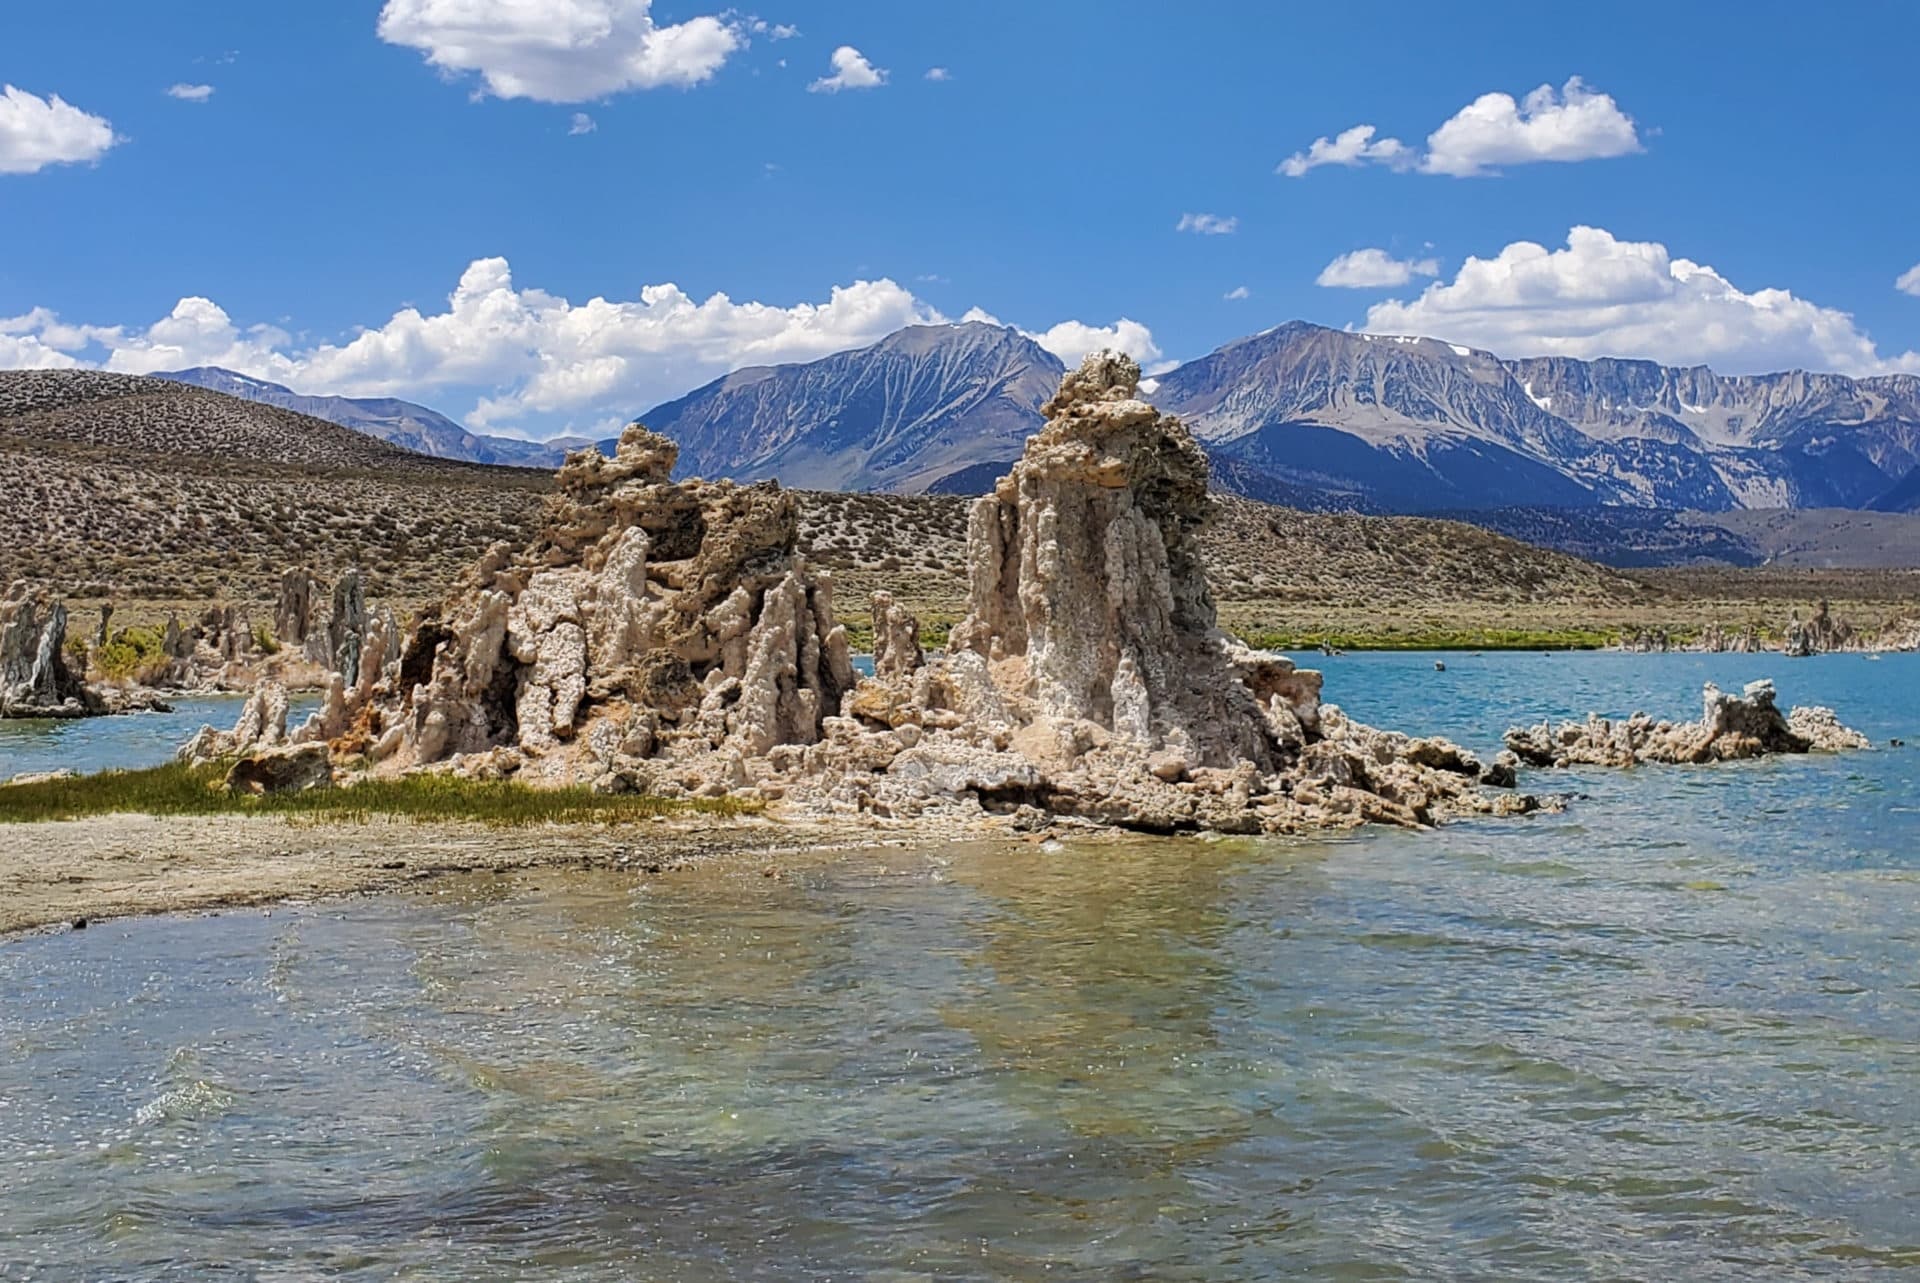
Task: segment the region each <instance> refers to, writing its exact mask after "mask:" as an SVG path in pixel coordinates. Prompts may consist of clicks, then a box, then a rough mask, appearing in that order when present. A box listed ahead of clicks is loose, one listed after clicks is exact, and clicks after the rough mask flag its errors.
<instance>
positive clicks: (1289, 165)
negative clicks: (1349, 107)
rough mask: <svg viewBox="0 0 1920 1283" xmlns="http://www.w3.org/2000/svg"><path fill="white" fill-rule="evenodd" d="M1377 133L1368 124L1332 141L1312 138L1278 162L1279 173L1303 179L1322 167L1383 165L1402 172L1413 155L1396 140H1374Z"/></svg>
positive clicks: (1330, 139)
mask: <svg viewBox="0 0 1920 1283" xmlns="http://www.w3.org/2000/svg"><path fill="white" fill-rule="evenodd" d="M1379 132H1380V131H1379V130H1378V129H1377V128H1375V127H1374V126H1372V125H1355V126H1354V127H1353V128H1352V129H1347V130H1343V131H1341V133H1340V134H1339V135H1338V136H1337V137H1334V138H1324V137H1323V138H1316V139H1314V140H1313V145H1312V146H1311V147H1309V148H1307V149H1306V150H1305V151H1297V152H1295V153H1293V155H1291V156H1289V157H1287V158H1286V159H1285V160H1283V161H1281V162H1280V169H1279V172H1280V173H1282V174H1285V175H1286V176H1287V177H1288V178H1303V177H1305V176H1306V174H1307V173H1308V171H1310V170H1315V169H1318V168H1320V166H1322V165H1348V166H1352V165H1368V164H1373V165H1386V166H1389V167H1390V168H1393V169H1405V168H1408V167H1409V166H1411V165H1412V164H1413V163H1414V157H1413V152H1412V151H1411V150H1410V149H1409V148H1408V147H1407V145H1406V144H1405V143H1403V142H1401V141H1400V140H1399V139H1398V138H1379V139H1376V138H1375V137H1374V135H1375V134H1377V133H1379Z"/></svg>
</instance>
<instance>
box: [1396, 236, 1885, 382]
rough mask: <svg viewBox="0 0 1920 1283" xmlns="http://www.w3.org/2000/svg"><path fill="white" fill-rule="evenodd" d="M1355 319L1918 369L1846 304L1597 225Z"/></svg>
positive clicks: (1622, 347)
mask: <svg viewBox="0 0 1920 1283" xmlns="http://www.w3.org/2000/svg"><path fill="white" fill-rule="evenodd" d="M1362 328H1364V329H1366V330H1368V331H1370V332H1373V333H1376V334H1420V335H1426V336H1430V337H1433V338H1440V339H1446V340H1448V341H1451V342H1455V343H1465V344H1470V345H1471V346H1474V347H1479V348H1486V349H1488V350H1490V351H1493V352H1497V353H1499V354H1500V355H1502V356H1572V357H1581V358H1592V357H1600V356H1617V357H1639V358H1644V359H1647V360H1653V361H1659V362H1662V363H1664V364H1668V365H1695V364H1699V365H1711V366H1713V367H1714V368H1715V369H1716V370H1719V371H1721V372H1722V373H1732V374H1751V373H1759V372H1764V371H1773V370H1785V369H1810V370H1833V371H1837V372H1839V373H1842V374H1852V375H1866V374H1886V373H1891V372H1895V371H1902V370H1905V371H1914V372H1920V353H1916V352H1906V353H1903V354H1901V355H1899V356H1882V355H1881V354H1880V351H1879V349H1878V348H1877V347H1876V346H1875V344H1874V342H1873V339H1872V338H1871V337H1869V336H1868V335H1867V334H1866V333H1864V332H1863V331H1862V330H1861V329H1860V328H1859V326H1858V325H1856V324H1855V323H1854V319H1853V317H1852V316H1850V315H1849V314H1847V313H1846V312H1842V311H1840V310H1838V309H1837V308H1830V307H1822V306H1820V305H1819V304H1817V303H1813V302H1810V301H1809V300H1807V299H1803V298H1800V297H1798V296H1796V295H1795V294H1793V293H1791V292H1790V291H1787V290H1783V289H1756V290H1752V291H1747V290H1742V289H1740V288H1739V287H1738V286H1736V285H1735V284H1734V283H1733V282H1731V281H1729V280H1727V279H1726V278H1725V277H1723V276H1721V275H1720V274H1719V273H1718V272H1716V271H1714V269H1713V268H1711V267H1707V266H1705V265H1703V264H1700V263H1696V262H1693V261H1692V260H1690V259H1685V258H1676V257H1674V256H1673V255H1671V254H1670V253H1668V251H1667V247H1666V246H1665V245H1662V244H1660V243H1658V242H1655V241H1623V240H1620V239H1618V238H1616V237H1615V236H1614V235H1613V234H1612V233H1610V232H1607V231H1605V230H1603V229H1601V228H1597V227H1575V228H1573V229H1572V230H1571V231H1569V232H1568V233H1567V243H1566V246H1565V248H1563V249H1551V250H1550V249H1548V248H1547V247H1546V246H1544V245H1537V244H1534V243H1533V242H1531V241H1516V242H1514V243H1513V244H1511V245H1508V246H1507V247H1506V248H1504V249H1502V250H1501V251H1500V252H1499V253H1498V254H1496V255H1494V256H1493V257H1492V258H1469V259H1467V261H1466V262H1465V263H1463V264H1462V265H1461V267H1460V270H1459V272H1458V273H1456V274H1455V276H1454V278H1453V279H1452V280H1450V281H1437V282H1435V283H1434V284H1432V285H1429V286H1428V287H1427V288H1426V289H1425V290H1424V291H1423V292H1422V293H1421V294H1420V295H1419V296H1418V297H1416V298H1412V299H1406V300H1400V299H1392V300H1388V301H1386V302H1382V303H1378V304H1375V305H1374V306H1373V307H1372V308H1370V309H1369V310H1368V312H1367V319H1366V323H1365V325H1364V326H1363V327H1362Z"/></svg>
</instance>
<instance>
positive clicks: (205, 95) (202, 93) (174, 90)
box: [167, 83, 213, 102]
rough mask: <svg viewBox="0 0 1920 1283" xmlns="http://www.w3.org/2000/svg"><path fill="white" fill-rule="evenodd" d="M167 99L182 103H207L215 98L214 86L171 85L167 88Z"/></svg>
mask: <svg viewBox="0 0 1920 1283" xmlns="http://www.w3.org/2000/svg"><path fill="white" fill-rule="evenodd" d="M167 97H169V98H178V99H179V100H180V101H181V102H205V101H206V100H207V99H209V98H211V97H213V86H212V85H189V84H185V83H182V84H178V85H170V86H168V88H167Z"/></svg>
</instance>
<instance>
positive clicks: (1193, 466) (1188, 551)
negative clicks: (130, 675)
mask: <svg viewBox="0 0 1920 1283" xmlns="http://www.w3.org/2000/svg"><path fill="white" fill-rule="evenodd" d="M1138 381H1139V369H1138V367H1137V366H1136V365H1135V364H1134V363H1133V362H1132V361H1130V360H1128V359H1127V358H1125V357H1117V356H1112V355H1109V354H1100V355H1098V356H1096V357H1093V358H1089V360H1088V361H1087V362H1086V363H1085V364H1084V365H1082V366H1081V368H1080V369H1079V370H1078V371H1076V372H1075V373H1073V374H1070V375H1069V376H1067V378H1066V380H1065V381H1064V382H1063V384H1062V385H1061V388H1060V391H1059V393H1058V395H1057V396H1055V397H1054V398H1053V400H1052V401H1051V402H1050V403H1049V404H1048V405H1047V407H1046V411H1047V425H1046V427H1045V428H1044V429H1043V430H1042V431H1041V432H1039V433H1038V434H1036V435H1035V436H1034V437H1033V438H1031V440H1029V441H1028V443H1027V447H1026V452H1025V455H1024V457H1023V458H1022V459H1021V461H1020V462H1019V463H1018V464H1017V465H1016V466H1015V467H1014V468H1013V470H1012V472H1011V473H1010V474H1009V475H1008V476H1007V477H1006V478H1004V479H1003V480H1002V481H1001V482H1000V484H999V486H998V487H997V488H996V490H995V492H994V493H993V494H992V495H990V496H988V497H986V498H984V499H982V500H980V501H978V502H977V503H976V504H975V505H974V507H973V510H972V513H971V517H970V524H969V536H968V551H967V562H968V574H969V582H970V600H971V607H970V610H969V613H968V615H967V617H966V618H965V619H964V620H963V621H962V622H961V623H960V624H959V625H957V626H956V627H955V628H954V629H953V630H952V632H951V635H950V640H949V644H948V647H947V649H946V650H945V651H944V652H940V653H935V654H931V655H930V654H928V653H927V652H926V651H925V650H924V649H923V647H922V646H921V644H920V638H919V624H918V622H917V621H916V620H914V619H913V617H912V616H911V615H910V614H908V613H907V612H905V611H904V610H902V609H901V608H900V607H899V606H898V605H897V604H896V603H895V602H894V601H893V600H892V599H891V598H890V597H889V596H887V595H885V594H877V595H876V597H875V600H874V602H873V616H874V661H875V662H874V674H873V676H872V677H871V678H867V679H864V680H859V681H856V679H855V674H854V671H853V667H852V663H851V660H850V657H849V655H848V652H847V641H846V633H845V631H844V629H842V628H841V627H840V626H839V625H838V624H837V623H836V621H835V616H834V605H833V596H832V584H831V581H830V580H829V579H828V578H827V577H826V576H825V575H823V574H820V573H817V572H816V571H815V570H814V569H813V568H812V567H810V566H809V565H808V564H807V563H806V562H805V560H804V558H802V557H801V555H800V554H799V553H798V552H797V551H796V547H795V541H796V527H797V521H796V510H795V501H794V498H793V496H792V495H791V494H789V493H787V492H785V491H783V490H781V489H780V488H779V486H777V485H775V484H773V483H761V484H757V485H751V486H740V485H736V484H733V483H731V482H705V481H682V482H673V481H671V480H670V477H671V474H672V471H673V466H674V463H675V454H676V451H675V448H674V446H673V444H672V443H671V442H669V441H667V440H666V439H665V438H663V437H660V436H658V435H656V434H654V433H651V432H649V431H647V430H646V429H645V428H643V427H640V426H639V425H635V426H633V427H630V428H628V429H627V431H626V433H625V434H623V436H622V437H621V439H620V442H619V446H618V448H617V450H616V451H615V453H614V455H613V456H612V457H611V458H608V457H605V456H603V455H601V454H599V453H598V452H597V451H594V450H587V451H582V452H581V453H579V454H575V455H572V456H570V457H569V458H568V460H567V463H566V465H565V466H564V467H563V468H562V469H561V471H560V475H559V478H558V486H557V493H556V495H555V496H554V498H553V500H552V501H551V506H550V508H549V511H548V513H547V520H546V522H545V523H544V526H543V528H542V530H541V533H540V534H539V536H538V537H537V538H536V539H535V540H534V541H533V542H532V543H531V544H530V545H528V546H527V547H525V548H523V549H520V550H518V551H515V550H513V549H511V548H509V547H506V546H504V545H503V546H498V547H496V548H494V549H493V550H492V551H490V552H489V553H488V554H487V556H486V557H485V558H483V559H482V561H481V562H480V564H479V565H478V566H476V568H475V569H474V571H473V573H472V575H471V577H470V579H469V582H468V583H467V584H466V585H465V586H464V587H463V588H462V589H461V590H460V591H458V592H456V593H455V594H454V595H453V596H452V597H450V598H449V599H448V600H447V601H445V602H443V603H441V604H440V605H439V606H437V607H435V608H432V609H430V610H428V611H426V612H425V613H424V614H423V616H422V618H421V620H420V622H419V623H418V624H417V625H416V626H415V627H414V628H413V629H412V631H411V632H410V633H409V634H408V635H407V636H406V637H405V638H404V640H400V639H395V640H396V641H397V654H396V655H395V656H394V657H393V659H392V660H391V661H390V662H389V660H388V659H387V658H386V657H385V656H384V655H383V654H380V653H378V652H381V651H382V650H383V649H384V647H385V646H386V644H387V643H386V641H385V640H376V639H375V633H370V634H369V641H368V643H367V648H366V650H365V651H364V652H363V654H362V656H361V663H360V666H359V673H358V676H357V678H356V679H354V680H348V677H347V676H346V675H345V674H344V673H343V675H342V677H341V678H340V679H339V680H337V681H336V682H335V684H334V686H333V688H332V689H331V690H330V691H329V693H328V697H327V700H326V702H325V704H324V705H323V707H322V709H321V711H320V712H319V713H318V714H316V715H315V717H314V718H313V719H312V721H310V722H309V723H308V725H307V726H305V727H303V728H301V729H300V730H298V731H295V732H293V733H292V735H291V736H286V739H288V740H289V741H290V742H292V743H295V744H303V743H318V742H321V741H325V742H326V743H328V744H329V746H330V747H331V750H332V752H333V755H334V758H335V760H336V761H337V762H339V763H341V764H342V765H348V764H352V763H358V764H360V765H361V766H362V767H363V768H365V769H371V770H373V771H375V772H382V773H385V772H395V771H408V770H420V769H445V770H454V771H459V772H462V773H466V774H471V775H477V776H486V777H500V776H516V777H519V778H523V779H527V780H529V781H532V782H535V783H591V784H592V785H594V786H595V787H597V788H601V789H606V790H636V791H647V792H653V793H661V794H668V795H677V794H701V795H708V796H717V795H721V794H733V795H736V796H742V797H757V798H761V799H765V800H768V801H772V802H776V803H779V804H781V805H782V806H785V807H787V808H790V809H793V810H798V811H808V812H815V813H829V812H832V813H858V814H863V815H867V816H872V817H876V818H881V819H911V818H916V817H923V816H935V815H937V816H947V817H960V818H965V817H978V816H981V815H982V814H983V813H989V812H998V813H1003V814H1009V815H1011V814H1016V813H1017V814H1023V815H1029V816H1030V815H1031V814H1033V813H1034V811H1035V810H1036V809H1037V810H1041V811H1046V812H1051V813H1053V814H1056V815H1071V816H1077V817H1081V818H1084V819H1087V820H1092V821H1096V822H1100V823H1105V824H1114V825H1124V826H1128V827H1133V828H1140V829H1147V830H1153V831H1175V830H1183V829H1216V830H1224V831H1233V832H1261V831H1288V830H1296V829H1307V828H1313V827H1319V826H1324V825H1349V824H1359V823H1364V822H1367V821H1387V822H1392V823H1397V824H1406V825H1420V824H1427V823H1432V822H1435V821H1437V820H1439V819H1442V818H1444V817H1446V816H1448V815H1450V814H1455V813H1459V812H1464V811H1504V812H1513V811H1523V810H1526V809H1529V808H1530V807H1531V806H1532V805H1533V802H1532V800H1531V799H1526V798H1518V797H1514V796H1512V795H1497V796H1496V795H1492V794H1489V793H1486V792H1484V791H1483V790H1482V789H1481V788H1480V787H1479V786H1480V783H1481V782H1482V780H1483V779H1487V780H1490V781H1492V782H1494V783H1499V784H1509V785H1510V784H1511V782H1512V780H1513V770H1512V766H1513V763H1512V760H1511V759H1504V758H1503V760H1501V761H1499V762H1496V763H1494V764H1493V765H1492V766H1484V765H1483V764H1482V763H1481V762H1479V761H1478V760H1477V759H1475V758H1474V757H1473V756H1472V755H1471V754H1469V753H1467V752H1465V751H1464V750H1462V749H1460V748H1459V747H1457V746H1455V745H1452V744H1449V743H1447V742H1446V741H1444V740H1437V739H1417V738H1411V737H1408V736H1405V735H1398V734H1394V733H1391V732H1384V731H1377V730H1374V729H1372V728H1370V727H1366V726H1362V725H1360V724H1358V723H1356V722H1353V721H1351V720H1350V719H1348V718H1347V717H1345V716H1344V715H1343V714H1342V713H1341V712H1340V710H1339V709H1338V708H1336V707H1333V706H1331V705H1324V704H1323V703H1322V699H1321V695H1322V691H1321V687H1322V683H1321V678H1320V675H1319V674H1318V673H1313V672H1306V671H1301V670H1299V669H1296V668H1295V667H1294V665H1293V664H1292V663H1291V662H1289V661H1288V660H1286V659H1285V658H1283V657H1280V656H1277V655H1270V654H1264V653H1260V652H1254V651H1249V650H1247V649H1245V648H1244V647H1239V646H1237V645H1234V644H1232V643H1230V642H1229V641H1228V640H1227V639H1226V638H1225V637H1224V636H1223V635H1222V633H1221V632H1220V630H1219V629H1218V627H1217V623H1216V618H1215V610H1214V602H1213V597H1212V594H1211V592H1210V591H1209V589H1208V586H1207V582H1206V579H1205V576H1204V574H1203V573H1202V570H1201V564H1200V557H1199V543H1198V535H1199V532H1200V531H1201V530H1202V529H1203V528H1204V527H1205V526H1206V525H1207V523H1208V522H1209V521H1211V520H1212V518H1213V513H1214V510H1213V504H1212V501H1211V500H1210V499H1209V498H1208V495H1207V462H1206V458H1205V455H1204V454H1203V453H1202V452H1201V450H1200V449H1199V447H1198V446H1197V445H1196V444H1195V442H1194V441H1193V438H1192V437H1191V436H1190V435H1189V434H1188V433H1187V432H1186V430H1185V429H1184V428H1183V427H1181V425H1180V424H1179V422H1178V421H1177V420H1174V419H1172V418H1169V417H1167V416H1164V415H1161V414H1159V413H1158V412H1156V411H1155V410H1154V409H1153V408H1152V407H1151V406H1149V405H1147V404H1145V403H1144V402H1142V401H1140V400H1139V399H1138V396H1137V388H1138ZM336 596H338V594H337V593H336ZM336 613H339V612H338V610H336ZM284 725H285V717H284V698H281V699H280V700H278V701H275V700H274V699H273V698H272V697H271V695H264V696H263V697H262V699H261V700H260V701H259V703H258V705H257V706H256V705H250V706H249V710H248V714H247V716H246V717H245V718H243V719H242V725H241V726H240V727H237V728H236V729H235V731H234V732H231V733H225V734H222V733H216V732H203V734H202V736H201V737H200V739H199V741H197V743H196V747H195V749H194V750H193V751H195V752H197V753H199V754H202V755H221V754H228V755H230V754H232V753H234V752H236V751H250V750H253V749H256V748H258V747H261V746H265V747H272V746H274V745H275V744H276V743H277V742H278V738H277V737H278V736H281V735H284Z"/></svg>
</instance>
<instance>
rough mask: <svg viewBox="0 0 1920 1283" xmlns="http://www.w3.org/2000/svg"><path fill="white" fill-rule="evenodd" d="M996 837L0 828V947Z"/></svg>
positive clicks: (674, 826)
mask: <svg viewBox="0 0 1920 1283" xmlns="http://www.w3.org/2000/svg"><path fill="white" fill-rule="evenodd" d="M995 836H1004V835H1001V834H995V833H990V832H987V831H985V830H984V829H982V830H977V831H976V830H968V831H964V832H963V831H962V830H961V829H960V828H959V827H958V826H926V825H916V826H914V827H913V829H912V830H911V831H908V830H905V829H903V830H901V831H899V832H894V831H891V830H889V829H887V828H883V827H876V826H874V825H873V824H871V823H867V824H858V825H856V824H852V823H847V822H843V821H835V820H823V821H807V820H777V821H776V820H768V819H765V818H762V817H757V816H748V817H733V818H726V819H720V818H717V817H697V818H678V817H675V818H662V819H659V820H650V821H645V822H636V823H626V824H620V825H608V824H593V823H585V824H549V825H540V826H532V827H527V828H515V829H506V830H502V829H496V828H489V827H487V826H485V825H482V824H476V823H466V822H444V821H434V822H418V821H413V820H407V819H379V818H375V819H370V820H366V821H361V822H351V823H337V822H336V823H311V822H302V821H298V820H288V819H283V818H279V817H263V816H192V817H181V816H174V817H164V818H159V817H154V816H149V815H135V814H117V815H103V816H95V817H90V818H87V819H80V820H60V821H53V822H49V823H44V824H32V825H25V824H19V825H0V946H4V945H5V944H6V943H7V942H8V941H10V940H15V939H19V938H22V937H24V936H27V935H30V934H34V933H38V932H44V931H47V930H50V929H59V928H63V927H66V928H71V927H73V926H75V925H76V924H77V923H79V922H82V921H84V922H88V923H92V922H98V921H105V920H110V919H114V918H128V917H150V916H155V915H160V914H167V913H189V912H196V911H204V910H217V909H230V908H254V907H260V906H264V905H271V904H281V903H286V902H288V901H296V900H297V901H306V900H320V899H334V898H339V897H345V896H354V895H367V894H376V893H380V892H388V891H397V890H401V889H403V888H405V887H407V886H409V885H411V884H415V883H420V882H424V881H428V880H431V879H434V878H439V877H443V876H448V875H457V874H474V873H509V872H517V871H524V870H531V869H553V868H572V869H610V870H623V871H629V872H632V873H633V874H634V875H635V876H636V877H643V876H654V875H658V874H664V873H669V872H677V871H681V870H685V869H688V868H692V867H694V866H697V865H703V864H708V863H712V862H714V861H717V860H719V859H722V858H725V857H739V856H754V857H762V856H764V857H778V856H795V855H800V854H809V853H811V854H819V853H824V852H843V851H850V850H855V849H858V848H862V847H881V846H895V845H901V844H903V843H905V844H907V845H913V844H917V843H919V842H926V841H952V840H966V839H968V838H973V839H976V840H977V839H980V838H992V837H995ZM769 867H772V866H769ZM775 873H777V869H776V870H775ZM774 875H775V874H772V873H770V874H769V876H774Z"/></svg>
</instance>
